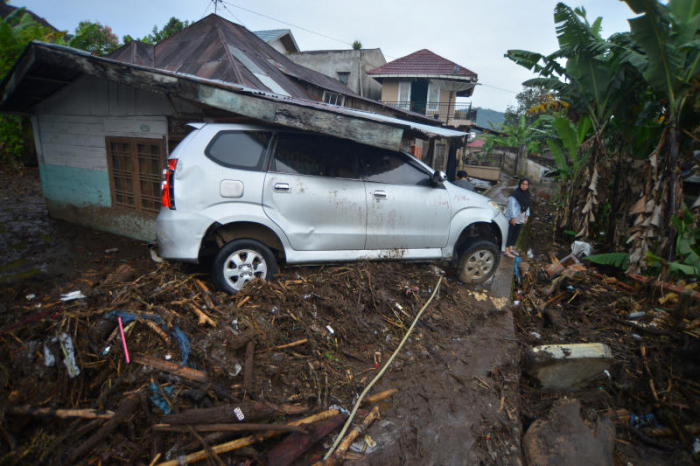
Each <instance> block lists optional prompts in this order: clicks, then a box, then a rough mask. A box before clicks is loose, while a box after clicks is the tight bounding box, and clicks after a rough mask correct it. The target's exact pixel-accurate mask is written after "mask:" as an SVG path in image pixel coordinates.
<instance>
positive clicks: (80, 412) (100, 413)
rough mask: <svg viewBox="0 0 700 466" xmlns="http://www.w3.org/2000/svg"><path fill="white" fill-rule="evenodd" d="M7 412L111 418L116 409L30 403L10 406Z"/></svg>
mask: <svg viewBox="0 0 700 466" xmlns="http://www.w3.org/2000/svg"><path fill="white" fill-rule="evenodd" d="M5 412H6V413H7V414H14V415H27V416H41V417H60V418H62V419H65V418H71V417H80V418H83V419H111V418H112V417H114V411H106V410H102V409H51V408H38V407H36V406H29V405H24V406H10V407H8V408H7V411H5Z"/></svg>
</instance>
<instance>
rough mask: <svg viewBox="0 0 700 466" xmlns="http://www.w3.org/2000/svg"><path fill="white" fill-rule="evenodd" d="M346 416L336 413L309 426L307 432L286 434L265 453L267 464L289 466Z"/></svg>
mask: <svg viewBox="0 0 700 466" xmlns="http://www.w3.org/2000/svg"><path fill="white" fill-rule="evenodd" d="M346 417H347V416H345V415H338V416H335V417H332V418H330V419H328V420H326V421H323V422H319V423H318V424H315V425H312V426H310V427H309V429H310V430H311V431H310V432H308V433H304V434H292V435H289V436H287V438H286V439H284V440H282V441H281V442H280V443H278V444H277V445H275V447H274V448H273V449H272V450H270V452H269V453H268V454H267V463H266V464H267V466H289V465H290V464H292V463H293V462H294V461H295V460H296V459H297V458H299V457H300V456H301V455H303V454H304V453H305V452H306V451H307V450H308V449H309V448H311V447H312V446H313V445H314V444H315V443H316V442H318V441H319V440H321V439H322V438H324V437H325V436H327V435H328V434H330V433H331V432H333V431H334V430H335V429H337V428H338V427H340V426H341V425H343V422H344V421H345V419H346Z"/></svg>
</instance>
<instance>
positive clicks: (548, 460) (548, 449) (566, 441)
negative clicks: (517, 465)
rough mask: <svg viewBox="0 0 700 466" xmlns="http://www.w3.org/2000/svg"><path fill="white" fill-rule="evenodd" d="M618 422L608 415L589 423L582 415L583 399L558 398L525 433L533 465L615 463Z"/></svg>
mask: <svg viewBox="0 0 700 466" xmlns="http://www.w3.org/2000/svg"><path fill="white" fill-rule="evenodd" d="M614 448H615V426H614V424H613V423H612V422H611V421H610V420H609V419H606V418H604V419H598V420H597V421H596V423H595V424H594V425H590V424H589V423H587V422H585V421H584V420H583V419H581V402H580V401H579V400H572V399H562V400H557V401H555V403H554V405H553V406H552V410H551V411H550V413H549V414H548V415H547V417H546V418H545V419H538V420H536V421H535V422H533V423H532V425H530V427H529V428H528V430H527V432H525V436H524V437H523V451H524V453H525V462H526V464H528V465H530V466H554V465H557V466H558V465H562V464H565V465H567V466H590V465H593V464H595V465H600V466H606V465H610V466H612V464H613V453H614Z"/></svg>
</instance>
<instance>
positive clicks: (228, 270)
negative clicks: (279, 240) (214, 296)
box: [223, 249, 267, 291]
mask: <svg viewBox="0 0 700 466" xmlns="http://www.w3.org/2000/svg"><path fill="white" fill-rule="evenodd" d="M223 272H224V279H225V280H226V283H227V284H228V285H229V286H230V287H231V288H233V289H234V290H236V291H239V290H240V289H241V288H243V287H244V286H245V284H246V283H248V282H249V281H251V280H253V279H255V278H262V279H264V278H265V277H266V276H267V262H265V258H264V257H263V256H262V255H261V254H260V253H259V252H258V251H253V250H252V249H240V250H238V251H236V252H234V253H233V254H231V255H230V256H228V257H227V258H226V261H225V262H224V270H223Z"/></svg>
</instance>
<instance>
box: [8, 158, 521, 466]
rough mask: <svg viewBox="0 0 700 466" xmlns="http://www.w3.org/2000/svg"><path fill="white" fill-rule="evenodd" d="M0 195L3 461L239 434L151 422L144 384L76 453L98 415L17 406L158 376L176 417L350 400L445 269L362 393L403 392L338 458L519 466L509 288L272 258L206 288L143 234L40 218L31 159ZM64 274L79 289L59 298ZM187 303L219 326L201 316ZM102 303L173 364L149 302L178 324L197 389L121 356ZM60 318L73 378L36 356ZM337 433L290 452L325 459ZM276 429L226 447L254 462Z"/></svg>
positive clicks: (125, 388) (55, 459) (425, 273)
mask: <svg viewBox="0 0 700 466" xmlns="http://www.w3.org/2000/svg"><path fill="white" fill-rule="evenodd" d="M2 199H3V202H2V210H1V211H0V233H1V234H0V241H2V243H1V246H2V248H3V250H6V251H8V255H7V256H6V260H5V261H4V263H3V265H2V269H0V273H1V274H0V282H1V283H2V287H1V289H0V302H1V303H2V304H0V306H2V307H1V308H0V315H1V317H0V319H1V321H0V325H1V326H2V328H0V342H1V343H2V347H1V348H0V352H1V354H2V361H3V362H2V372H1V375H0V377H2V380H0V390H1V391H2V396H0V398H1V399H5V400H7V401H6V402H5V406H4V408H5V415H4V417H3V422H2V424H1V426H2V431H1V432H0V433H1V434H2V455H3V463H7V464H18V463H26V462H32V463H47V464H49V463H50V464H71V463H73V462H76V461H78V462H79V461H84V462H88V463H92V462H94V461H98V460H99V461H100V462H101V463H102V464H119V463H128V464H149V463H150V461H151V460H152V459H153V458H155V456H156V455H158V454H161V458H160V461H163V460H165V459H174V458H176V457H177V456H179V455H182V454H186V453H190V452H192V451H196V450H201V449H202V448H203V445H204V444H206V445H216V444H218V443H221V442H222V441H226V440H229V439H230V438H232V437H236V436H240V435H241V434H239V433H237V432H232V433H227V434H218V433H216V434H204V433H203V434H202V436H205V435H206V436H205V437H202V436H200V435H198V434H196V433H179V432H176V433H172V432H155V431H153V430H152V428H151V427H152V426H153V425H154V424H155V423H158V422H162V421H163V419H169V418H167V416H163V411H162V410H161V408H158V407H156V405H155V404H154V403H153V402H151V401H145V399H142V400H141V401H140V405H139V408H138V409H136V410H134V412H133V413H132V414H131V415H130V417H129V418H128V421H126V422H125V423H124V424H123V425H121V426H119V428H118V429H116V430H115V431H114V432H113V433H112V435H111V436H108V437H105V438H103V439H102V440H101V442H100V444H99V445H98V446H97V447H94V448H93V449H90V450H88V451H86V452H84V453H79V454H76V450H77V451H78V452H80V450H81V444H83V443H84V442H86V441H87V440H88V437H89V435H88V433H92V431H93V430H94V428H96V426H97V423H96V421H89V420H86V419H81V418H77V419H74V418H71V419H60V418H55V417H53V418H50V417H38V416H34V417H30V416H24V415H17V414H16V412H17V411H12V409H16V407H18V406H31V407H48V408H53V409H86V408H92V409H105V410H111V411H117V412H118V411H119V409H120V408H121V407H123V403H124V400H125V397H126V398H128V397H129V396H130V395H133V394H135V393H145V392H147V391H148V389H149V388H148V387H149V386H150V387H153V385H151V384H152V383H155V384H156V385H155V386H156V387H157V390H158V392H159V393H158V394H167V395H168V396H167V403H168V404H169V405H170V409H169V411H170V412H171V413H173V414H172V415H175V414H177V413H181V414H182V413H185V414H186V413H187V412H188V411H187V410H188V409H192V408H211V407H217V406H224V405H226V406H229V405H231V404H232V403H243V404H244V403H246V402H247V403H253V402H258V403H261V402H262V403H267V404H268V405H269V406H274V409H273V410H272V411H273V412H271V413H270V412H265V413H263V414H265V415H266V416H262V415H261V417H264V419H261V420H260V421H259V422H272V421H277V422H283V421H285V419H286V420H289V419H288V418H289V417H288V416H284V414H285V413H286V412H287V411H294V412H295V413H297V412H298V413H299V414H301V413H304V415H307V414H309V413H314V412H318V411H323V410H327V409H329V408H330V407H331V406H332V405H337V406H340V407H342V408H344V409H347V410H349V409H351V408H352V407H353V405H354V402H355V400H356V399H357V397H358V395H359V394H360V393H361V392H362V390H363V389H364V388H365V387H366V386H367V385H368V384H369V383H370V381H371V380H372V379H373V378H374V377H375V375H376V374H377V373H378V372H379V371H380V370H381V369H382V368H383V366H384V364H386V363H387V361H388V359H389V357H390V356H391V354H392V353H393V352H394V350H395V349H396V348H397V346H398V344H399V342H400V341H401V339H402V338H403V336H404V335H405V333H406V331H407V329H408V328H409V326H410V325H411V323H412V322H413V320H414V318H415V316H416V315H417V313H418V312H419V311H420V309H421V308H422V307H423V306H424V304H425V303H426V302H427V301H428V300H429V299H430V297H431V294H432V293H433V291H434V289H435V287H436V286H437V285H438V281H439V280H440V279H442V280H441V283H440V285H439V290H438V292H437V293H436V295H435V297H434V298H433V300H432V302H431V303H430V305H429V306H428V307H427V308H426V310H425V313H424V314H423V316H422V317H421V319H420V321H419V322H418V324H417V326H416V328H415V330H414V331H413V333H412V334H411V337H410V338H409V339H408V340H407V342H406V344H405V345H404V346H403V349H402V351H401V352H400V353H399V354H398V356H397V357H396V359H395V360H394V361H393V363H392V364H391V365H390V366H389V369H388V370H387V372H386V373H385V375H384V376H383V377H382V378H381V379H380V380H379V382H378V383H377V385H376V386H375V387H374V388H373V390H372V391H371V392H370V393H376V392H381V391H384V390H387V389H398V391H397V392H396V393H395V394H393V395H392V396H391V397H390V398H388V399H387V400H385V401H383V402H382V403H380V409H381V419H380V420H378V421H376V422H375V423H374V424H373V425H372V426H371V427H370V428H369V430H368V431H367V434H368V437H367V439H366V441H363V440H364V437H363V436H360V441H359V442H356V443H355V444H354V445H353V446H352V448H351V449H350V452H349V453H348V454H347V455H346V463H349V464H353V463H357V464H377V465H379V464H382V465H386V464H396V465H399V464H436V465H437V464H440V465H448V464H465V462H466V463H468V464H475V463H481V464H519V457H520V453H519V450H520V446H519V438H520V434H521V432H520V428H519V424H520V422H519V417H518V411H517V403H518V401H517V400H518V398H517V391H518V386H517V384H518V359H519V356H518V347H517V344H516V343H515V342H514V341H513V334H514V329H513V325H512V319H511V318H510V314H509V313H508V312H507V311H505V310H502V307H503V304H504V303H497V304H498V305H494V302H493V301H492V300H491V299H490V298H489V295H488V293H487V290H484V289H480V288H479V287H477V288H468V287H466V286H463V285H462V284H460V283H459V282H458V280H457V279H456V278H455V277H454V274H453V271H452V270H450V269H449V267H446V268H440V267H437V266H435V265H431V264H400V263H390V262H385V263H352V264H342V265H337V266H326V267H309V268H299V267H294V268H292V267H283V268H282V269H281V271H280V274H279V275H278V277H277V279H276V280H275V281H274V282H272V283H268V282H258V283H255V284H252V285H251V286H249V287H247V288H246V289H245V290H243V292H241V293H239V294H237V295H236V296H233V297H231V296H228V295H225V294H221V293H216V292H214V291H213V285H212V284H211V282H210V281H209V277H208V274H207V273H206V272H207V271H206V270H201V269H200V268H198V267H196V266H191V265H172V264H167V263H164V264H158V263H155V262H153V261H151V260H150V257H149V254H148V251H147V248H146V245H145V244H142V243H139V242H136V241H131V240H128V239H125V238H121V237H117V236H114V235H111V234H108V233H103V232H96V231H93V230H90V229H86V228H82V227H79V226H76V225H72V224H68V223H66V222H62V221H58V220H52V219H50V218H49V217H48V216H47V215H46V212H45V208H44V204H43V200H42V197H41V189H40V185H39V180H38V175H37V173H36V172H33V171H29V172H27V173H26V174H25V175H24V176H22V177H14V178H8V179H7V182H6V183H5V184H4V186H3V188H2ZM75 290H80V291H81V292H83V293H84V294H85V295H86V298H85V299H79V300H75V301H67V302H62V301H60V297H61V295H62V294H64V293H68V292H72V291H75ZM210 291H211V292H210ZM193 306H194V307H197V308H198V309H200V310H202V311H204V312H205V313H206V314H207V315H208V316H209V317H210V318H211V320H212V322H214V323H215V324H216V326H215V327H212V326H210V325H208V324H204V325H199V324H198V318H197V315H195V313H194V311H192V307H193ZM114 311H126V312H129V313H135V314H138V315H139V316H140V317H142V319H140V320H139V321H137V323H136V324H135V325H134V326H133V328H130V329H129V327H128V326H127V330H126V341H127V343H128V346H129V347H128V350H129V352H130V354H131V355H132V358H136V355H139V354H145V355H147V356H150V357H153V358H159V359H166V360H170V361H177V362H182V363H184V358H183V348H182V346H181V345H179V344H178V343H177V341H176V340H175V339H174V338H172V337H171V338H168V335H165V338H167V341H165V340H164V339H163V338H162V337H161V336H159V334H158V333H157V332H156V331H154V330H153V329H152V328H151V327H149V326H147V325H145V318H144V316H147V315H158V316H160V317H159V318H162V319H163V321H164V322H165V323H166V324H164V325H163V328H164V329H165V330H166V331H167V332H172V329H174V328H175V327H177V328H179V329H181V330H182V333H184V334H185V335H186V337H187V339H188V341H189V344H190V345H191V349H190V352H189V357H188V359H187V362H186V365H187V366H189V367H190V368H192V369H194V370H196V371H202V372H204V373H206V374H207V376H208V379H209V381H208V383H207V384H206V385H205V386H204V387H202V386H201V384H196V383H193V382H192V381H191V380H189V379H187V378H186V377H180V376H174V375H172V374H170V375H169V374H167V373H165V372H162V371H161V372H159V371H156V370H154V369H152V368H151V367H150V366H147V365H144V364H138V363H137V364H135V363H133V362H132V363H130V364H126V363H125V360H124V353H123V350H122V348H121V343H120V338H119V337H117V338H112V339H110V335H114V334H115V331H116V330H115V329H116V320H115V317H114V314H110V313H114ZM63 334H65V335H70V336H71V337H72V343H73V344H74V345H75V357H76V360H75V363H76V365H77V366H78V369H79V370H81V372H82V376H77V377H74V378H71V377H70V376H69V374H70V372H71V370H72V369H71V368H70V367H68V366H67V365H66V366H64V365H62V364H54V365H53V366H47V365H46V364H47V361H48V359H50V357H51V356H49V355H48V354H47V351H48V352H49V353H51V354H52V355H55V357H56V359H57V360H60V359H61V358H60V355H61V353H62V352H63V350H64V348H63V346H62V345H61V343H65V340H61V338H60V337H61V335H63ZM250 335H252V338H250V341H252V342H253V344H254V350H255V351H254V363H252V364H251V363H248V361H246V356H248V357H251V356H252V354H253V352H250V355H249V353H248V349H247V346H248V345H247V344H246V345H243V346H241V345H240V342H241V341H242V340H241V339H242V338H243V339H245V337H248V336H250ZM244 343H245V341H244ZM290 344H291V345H292V346H289V347H287V348H278V347H280V346H284V345H290ZM106 348H109V352H106V350H105V349H106ZM105 353H106V354H105ZM249 367H250V368H251V370H250V371H249V370H248V368H249ZM73 370H74V368H73ZM246 377H248V379H246ZM164 392H165V393H164ZM269 406H268V407H269ZM10 407H12V408H10ZM166 409H167V407H166ZM268 411H269V409H268ZM365 414H366V412H361V413H360V414H359V418H360V419H362V417H363V416H364V415H365ZM89 423H94V424H92V429H89V428H86V426H89V425H90V424H89ZM198 439H199V440H198ZM332 439H333V437H332V436H329V437H327V438H325V439H323V441H322V442H319V444H318V445H317V446H316V447H315V448H313V449H311V450H309V452H308V453H307V454H306V455H305V456H303V457H302V458H300V459H299V460H297V463H295V464H310V463H312V462H313V460H314V459H319V454H320V453H322V452H325V451H326V450H327V449H328V447H330V445H331V440H332ZM279 441H280V440H279V438H275V439H272V440H268V441H266V442H262V443H257V444H255V445H254V446H252V447H247V448H244V449H242V450H237V452H234V453H233V454H228V455H221V459H222V460H223V461H224V462H226V463H227V464H266V463H268V461H270V458H269V456H268V455H271V454H273V453H272V452H271V450H272V448H274V446H275V445H276V444H277V443H279Z"/></svg>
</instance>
